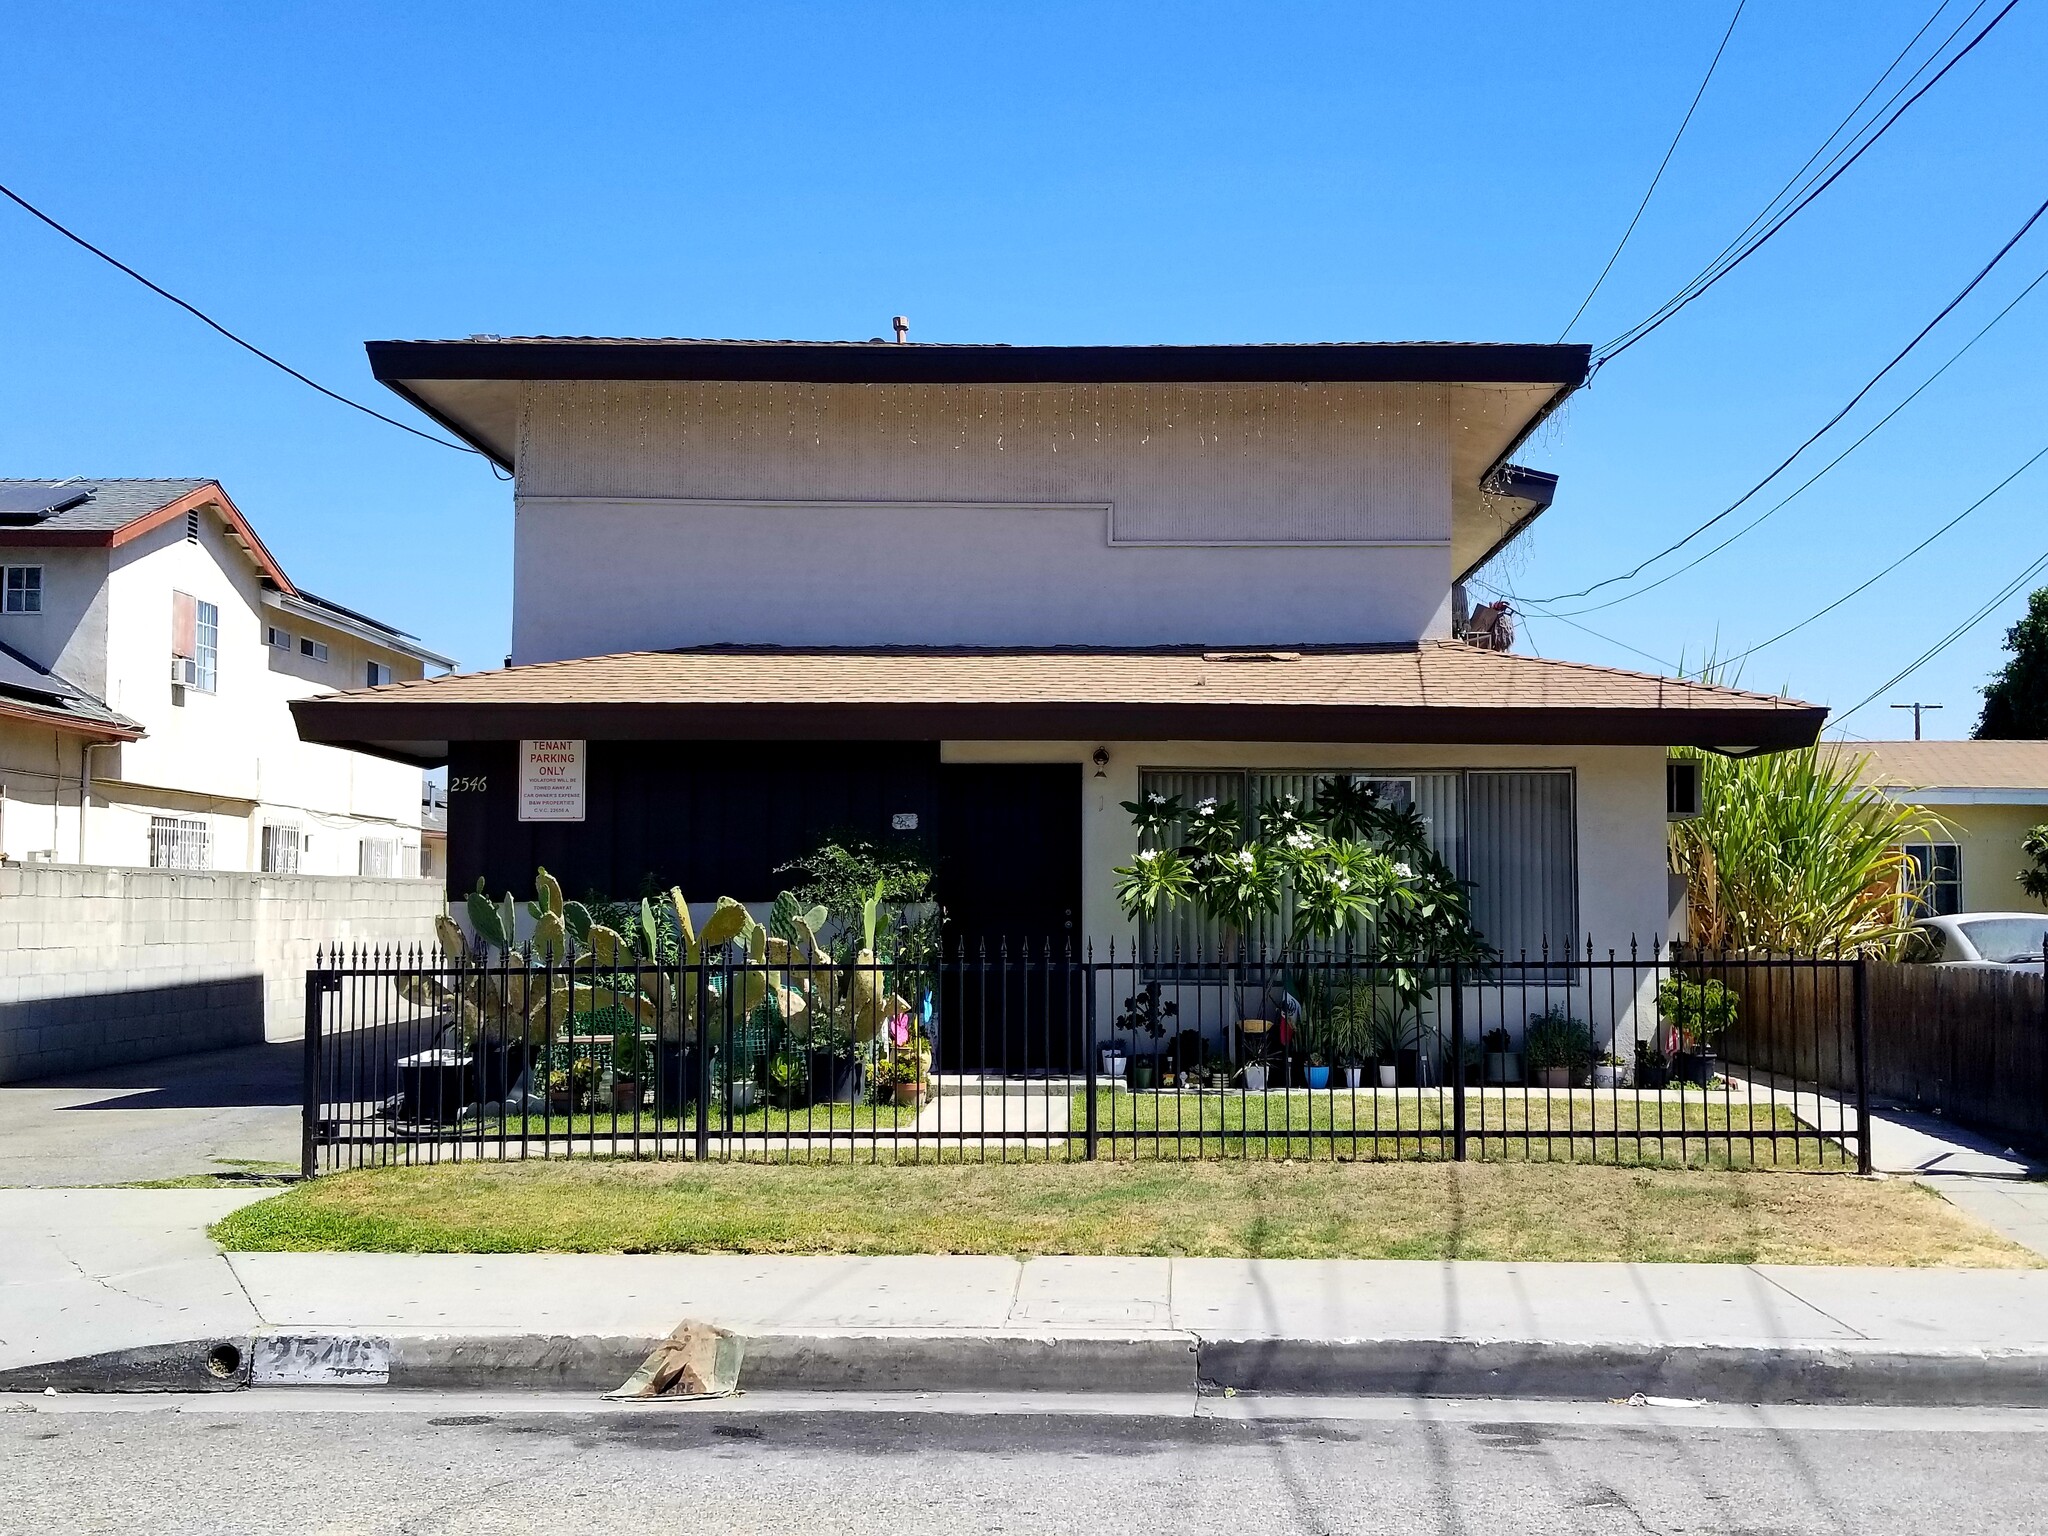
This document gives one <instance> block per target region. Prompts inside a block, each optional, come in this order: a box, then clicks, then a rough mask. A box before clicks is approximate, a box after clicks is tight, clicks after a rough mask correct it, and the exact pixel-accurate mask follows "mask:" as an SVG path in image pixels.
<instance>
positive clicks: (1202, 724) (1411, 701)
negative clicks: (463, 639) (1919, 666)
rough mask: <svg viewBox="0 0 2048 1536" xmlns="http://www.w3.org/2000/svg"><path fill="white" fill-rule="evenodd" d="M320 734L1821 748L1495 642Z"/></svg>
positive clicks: (748, 671)
mask: <svg viewBox="0 0 2048 1536" xmlns="http://www.w3.org/2000/svg"><path fill="white" fill-rule="evenodd" d="M292 711H293V714H294V716H295V717H296V719H297V721H298V725H299V733H300V735H301V736H302V737H303V738H304V739H306V740H308V741H325V742H332V743H336V744H346V745H353V746H359V747H360V746H365V745H368V746H369V747H371V749H372V750H381V751H386V752H388V753H390V754H392V755H398V756H403V757H406V758H408V760H419V761H427V760H438V757H439V755H441V754H443V753H445V748H446V743H447V742H449V741H492V740H517V739H522V738H533V737H544V736H561V737H572V738H582V739H596V740H607V739H614V740H616V739H657V740H677V739H686V740H718V739H730V740H745V739H756V740H763V739H777V740H800V739H844V740H941V739H953V740H976V739H981V740H988V739H995V740H1001V739H1022V740H1073V739H1078V738H1083V737H1090V738H1092V737H1106V738H1109V739H1113V740H1126V741H1128V740H1232V741H1301V742H1308V741H1330V742H1339V741H1354V742H1364V741H1373V742H1414V743H1477V742H1488V743H1546V744H1575V745H1583V744H1632V745H1645V746H1680V745H1697V746H1709V747H1724V748H1729V749H1743V750H1746V749H1753V748H1773V749H1775V748H1782V747H1790V746H1806V745H1810V744H1811V743H1812V742H1813V741H1814V739H1815V738H1816V736H1817V735H1818V734H1819V731H1820V726H1821V722H1822V720H1823V719H1824V718H1825V717H1826V713H1827V712H1826V711H1825V710H1824V709H1821V708H1819V707H1818V706H1815V705H1811V704H1803V703H1800V702H1798V701H1797V700H1793V699H1785V698H1779V697H1776V696H1774V695H1771V694H1761V693H1749V692H1745V691H1743V690H1740V689H1735V688H1722V687H1716V686H1711V685H1708V684H1703V683H1690V682H1682V681H1677V680H1675V679H1672V678H1663V677H1653V676H1649V675H1647V674H1643V673H1637V672H1623V671H1618V670H1615V669H1612V668H1607V667H1594V666H1586V665H1583V664H1580V663H1577V662H1567V661H1546V660H1542V659H1540V658H1536V657H1529V656H1517V655H1513V654H1511V653H1506V652H1498V651H1482V650H1477V649H1475V648H1473V647H1471V646H1468V645H1465V644H1463V643H1461V642H1457V641H1427V642H1424V643H1422V644H1419V645H1379V646H1315V647H1304V648H1302V649H1299V650H1283V649H1273V650H1260V649H1245V648H1233V649H1230V650H1208V651H1205V650H1202V649H1200V648H1195V647H1160V648H1156V649H1128V650H1119V649H1098V648H1082V647H1077V648H1071V649H1068V648H1047V649H1014V648H972V647H919V646H884V647H873V648H848V649H826V648H794V647H778V646H706V647H699V648H693V649H687V650H676V651H637V652H628V653H625V654H621V655H613V656H592V657H587V658H584V659H580V660H574V661H557V662H544V663H539V664H535V665H531V666H522V667H508V668H505V669H504V670H502V671H497V672H472V673H462V674H456V675H453V676H449V677H441V678H432V679H427V680H423V681H420V682H409V683H394V684H391V685H389V686H387V687H384V688H377V689H370V690H357V691H354V692H350V693H339V694H329V695H326V696H324V697H321V698H317V699H300V700H295V701H294V702H293V704H292Z"/></svg>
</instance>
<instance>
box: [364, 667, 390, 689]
mask: <svg viewBox="0 0 2048 1536" xmlns="http://www.w3.org/2000/svg"><path fill="white" fill-rule="evenodd" d="M368 671H369V676H370V686H371V687H372V688H381V687H383V686H384V685H385V684H386V683H388V682H390V681H391V669H390V668H389V667H387V666H385V665H384V663H383V662H381V661H373V662H371V663H370V664H369V668H368Z"/></svg>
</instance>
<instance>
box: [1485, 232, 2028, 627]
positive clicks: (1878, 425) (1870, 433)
mask: <svg viewBox="0 0 2048 1536" xmlns="http://www.w3.org/2000/svg"><path fill="white" fill-rule="evenodd" d="M2044 282H2048V267H2043V268H2042V269H2041V271H2040V272H2039V273H2038V274H2037V275H2036V276H2035V277H2034V279H2033V281H2032V282H2030V283H2028V284H2027V286H2026V287H2024V288H2022V289H2021V290H2020V291H2019V292H2018V293H2017V294H2015V295H2014V296H2013V298H2012V299H2011V300H2010V301H2009V302H2008V303H2007V304H2006V306H2005V307H2004V308H2003V309H2001V310H2000V311H1999V312H1998V313H1997V314H1995V315H1993V316H1992V317H1991V318H1990V319H1989V320H1987V321H1986V322H1985V323H1984V326H1983V328H1982V329H1980V330H1979V331H1978V332H1977V334H1976V335H1974V336H1972V337H1971V338H1970V339H1969V340H1968V341H1966V342H1964V343H1963V344H1962V345H1961V346H1960V347H1958V348H1956V350H1955V351H1954V352H1952V353H1950V354H1949V358H1948V361H1946V362H1945V363H1943V364H1942V365H1941V366H1940V367H1939V368H1937V369H1935V370H1934V372H1932V373H1930V374H1929V375H1928V376H1927V377H1926V378H1924V379H1922V380H1921V381H1920V382H1919V383H1918V384H1917V385H1915V386H1914V388H1913V392H1912V393H1911V394H1909V395H1907V396H1906V397H1905V398H1904V399H1902V400H1901V401H1899V403H1898V404H1897V405H1894V406H1893V407H1892V408H1891V409H1890V410H1888V411H1886V412H1885V413H1884V414H1883V415H1882V416H1880V417H1878V418H1877V420H1876V421H1874V422H1872V423H1871V424H1870V426H1869V427H1867V428H1865V429H1864V431H1863V433H1862V435H1861V436H1859V437H1857V438H1856V440H1855V441H1854V442H1852V443H1850V444H1849V446H1848V447H1846V448H1844V449H1843V450H1842V451H1841V452H1840V453H1838V454H1836V455H1835V456H1834V457H1833V458H1832V459H1829V460H1828V461H1827V463H1825V464H1823V465H1822V466H1821V467H1820V468H1819V469H1817V470H1815V471H1814V472H1813V473H1812V474H1811V475H1809V476H1807V477H1806V479H1804V480H1802V481H1801V482H1800V483H1799V485H1798V486H1797V487H1796V488H1795V489H1794V490H1792V491H1790V492H1789V493H1787V494H1786V495H1785V496H1784V497H1783V498H1782V499H1781V500H1779V501H1776V502H1774V503H1772V505H1771V506H1769V507H1768V508H1766V509H1765V510H1764V511H1762V512H1759V513H1758V514H1757V515H1756V516H1755V517H1753V518H1751V519H1750V520H1749V521H1748V522H1746V523H1744V524H1743V525H1742V526H1741V527H1740V528H1738V529H1736V530H1735V532H1733V533H1731V534H1729V535H1728V537H1727V538H1725V539H1723V540H1722V541H1721V542H1720V543H1718V544H1716V545H1715V546H1714V547H1713V548H1712V549H1707V550H1702V551H1701V552H1700V553H1699V554H1697V555H1694V556H1693V557H1692V559H1690V560H1688V561H1686V562H1685V563H1684V564H1683V565H1680V566H1678V567H1676V568H1674V569H1672V570H1669V571H1666V572H1665V573H1664V574H1663V575H1662V576H1659V577H1658V578H1657V579H1656V580H1655V581H1648V582H1645V583H1643V585H1641V586H1640V587H1637V588H1636V589H1635V590H1634V591H1632V592H1624V593H1622V594H1621V596H1619V597H1610V598H1608V599H1607V601H1605V602H1603V603H1590V604H1588V605H1587V606H1586V607H1584V608H1574V609H1572V610H1571V611H1572V613H1574V614H1583V613H1599V612H1600V611H1602V610H1603V609H1607V608H1613V607H1617V606H1619V605H1620V604H1622V603H1629V602H1634V601H1635V600H1636V599H1637V598H1639V597H1642V596H1644V595H1646V594H1648V593H1651V592H1654V591H1656V590H1657V589H1658V588H1659V587H1661V586H1663V585H1664V584H1665V583H1666V582H1669V581H1676V580H1677V579H1678V578H1679V577H1681V576H1683V575H1684V574H1685V573H1686V572H1687V571H1690V570H1693V569H1695V568H1696V567H1698V566H1700V565H1702V564H1704V563H1705V562H1706V561H1708V560H1711V559H1712V558H1713V557H1714V556H1716V555H1718V554H1719V553H1721V551H1722V550H1724V549H1726V548H1727V547H1728V546H1729V545H1731V544H1733V543H1734V542H1735V541H1736V540H1737V539H1740V538H1742V537H1743V536H1744V535H1745V534H1748V533H1751V532H1753V531H1755V530H1756V529H1757V528H1759V527H1761V526H1762V525H1763V524H1764V522H1765V521H1766V520H1768V519H1769V518H1770V517H1772V516H1773V515H1774V514H1776V513H1778V512H1780V511H1783V510H1784V509H1785V508H1786V507H1787V506H1789V505H1790V504H1791V503H1792V502H1793V501H1794V500H1796V499H1797V498H1798V497H1800V496H1802V495H1804V494H1805V493H1806V492H1807V491H1808V490H1810V489H1811V488H1812V487H1813V486H1814V485H1815V484H1816V483H1817V482H1819V481H1820V480H1821V479H1822V477H1824V476H1825V475H1826V474H1827V473H1828V472H1829V471H1830V470H1832V469H1833V468H1834V467H1835V466H1836V465H1838V464H1840V463H1841V462H1842V461H1843V460H1844V459H1846V458H1848V457H1849V455H1850V454H1852V453H1854V452H1855V451H1856V450H1857V449H1858V448H1861V447H1862V446H1863V445H1864V444H1865V443H1867V442H1869V441H1870V440H1871V439H1872V438H1873V437H1875V436H1876V435H1877V434H1878V432H1879V431H1881V430H1882V429H1883V428H1884V426H1885V425H1886V424H1887V423H1888V422H1890V421H1891V419H1892V418H1893V417H1894V416H1896V415H1898V414H1899V412H1901V411H1903V410H1904V409H1905V408H1906V407H1907V406H1909V405H1911V404H1912V403H1913V402H1914V401H1915V400H1917V399H1919V398H1920V396H1921V395H1922V394H1923V393H1924V392H1925V391H1926V390H1927V389H1928V387H1929V386H1930V385H1932V384H1933V383H1934V381H1935V380H1937V379H1939V378H1940V377H1941V376H1942V375H1943V374H1945V373H1947V372H1948V371H1949V369H1951V368H1953V367H1954V366H1955V365H1956V364H1957V363H1958V362H1960V361H1962V358H1963V355H1964V354H1965V353H1967V352H1968V351H1969V350H1970V349H1971V348H1972V347H1974V346H1976V345H1977V343H1978V342H1980V341H1982V340H1983V339H1984V338H1985V337H1986V336H1987V335H1989V334H1990V332H1991V330H1992V329H1993V327H1995V326H1996V325H1997V324H1998V323H1999V322H2000V321H2001V320H2003V319H2004V318H2005V317H2006V316H2007V315H2009V314H2011V313H2012V312H2013V311H2014V310H2015V309H2017V308H2018V307H2019V304H2020V301H2021V300H2022V299H2024V298H2026V297H2027V295H2028V294H2030V293H2032V292H2033V291H2034V290H2035V289H2036V288H2038V287H2040V286H2041V284H2042V283H2044ZM1517 601H1521V602H1532V601H1533V600H1532V599H1529V598H1521V599H1517ZM1554 601H1562V599H1554ZM1551 616H1552V617H1553V618H1557V617H1562V615H1559V614H1553V615H1551Z"/></svg>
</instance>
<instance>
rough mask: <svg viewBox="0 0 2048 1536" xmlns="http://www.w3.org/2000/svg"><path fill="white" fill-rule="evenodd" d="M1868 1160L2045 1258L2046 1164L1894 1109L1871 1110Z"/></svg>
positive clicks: (1972, 1134)
mask: <svg viewBox="0 0 2048 1536" xmlns="http://www.w3.org/2000/svg"><path fill="white" fill-rule="evenodd" d="M1870 1158H1871V1163H1872V1166H1874V1167H1875V1168H1876V1169H1877V1171H1878V1172H1880V1173H1889V1174H1896V1175H1904V1176H1907V1177H1911V1178H1916V1179H1918V1180H1920V1182H1921V1183H1923V1184H1925V1185H1926V1186H1927V1187H1928V1188H1930V1189H1932V1190H1935V1191H1937V1192H1939V1193H1940V1194H1941V1195H1942V1196H1943V1197H1944V1198H1945V1199H1946V1200H1948V1202H1949V1203H1950V1204H1951V1205H1954V1206H1957V1207H1958V1208H1960V1209H1962V1210H1965V1211H1968V1212H1969V1213H1970V1214H1971V1215H1972V1216H1975V1217H1976V1218H1977V1219H1978V1220H1979V1221H1981V1222H1983V1223H1984V1224H1985V1225H1986V1226H1988V1227H1990V1228H1991V1229H1992V1230H1993V1231H1995V1232H1997V1233H1998V1234H1999V1235H2000V1236H2001V1237H2007V1238H2010V1239H2012V1241H2014V1242H2016V1243H2018V1244H2019V1245H2020V1246H2021V1247H2023V1248H2031V1249H2033V1250H2034V1252H2036V1253H2038V1254H2040V1255H2041V1256H2042V1257H2044V1258H2048V1165H2043V1164H2042V1163H2040V1162H2039V1161H2037V1160H2036V1159H2033V1158H2030V1157H2028V1156H2027V1155H2026V1154H2025V1153H2023V1152H2019V1151H2017V1150H2015V1149H2014V1148H2012V1147H2008V1146H2005V1145H2002V1144H2001V1143H2000V1142H1998V1141H1996V1140H1994V1139H1992V1138H1990V1137H1986V1136H1981V1135H1978V1134H1977V1133H1976V1132H1974V1131H1968V1130H1964V1129H1963V1128H1962V1127H1961V1126H1957V1125H1952V1124H1950V1123H1949V1122H1948V1121H1946V1120H1943V1119H1941V1118H1939V1117H1938V1116H1934V1115H1922V1114H1916V1113H1914V1112H1912V1111H1910V1110H1897V1109H1884V1110H1872V1111H1871V1116H1870Z"/></svg>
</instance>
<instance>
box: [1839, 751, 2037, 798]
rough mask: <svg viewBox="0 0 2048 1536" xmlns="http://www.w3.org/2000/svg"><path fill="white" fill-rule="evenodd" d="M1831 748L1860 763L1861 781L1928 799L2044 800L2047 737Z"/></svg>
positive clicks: (1859, 776) (1858, 773)
mask: <svg viewBox="0 0 2048 1536" xmlns="http://www.w3.org/2000/svg"><path fill="white" fill-rule="evenodd" d="M1836 751H1837V752H1838V753H1840V754H1841V756H1842V757H1843V758H1845V759H1848V760H1850V761H1852V762H1859V763H1860V767H1859V768H1858V771H1857V777H1858V779H1860V780H1861V781H1862V782H1863V783H1865V784H1868V785H1871V786H1873V787H1875V788H1878V789H1883V790H1886V791H1887V792H1895V791H1897V792H1903V791H1916V792H1919V794H1918V798H1921V799H1924V800H1926V801H1927V802H1928V803H1929V804H1940V803H1947V804H1958V803H1964V802H1968V801H1975V802H1978V803H1982V804H2008V805H2044V804H2048V741H1846V742H1842V743H1841V744H1839V745H1838V746H1837V747H1836ZM1903 797H1904V796H1903V794H1895V795H1894V798H1903Z"/></svg>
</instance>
